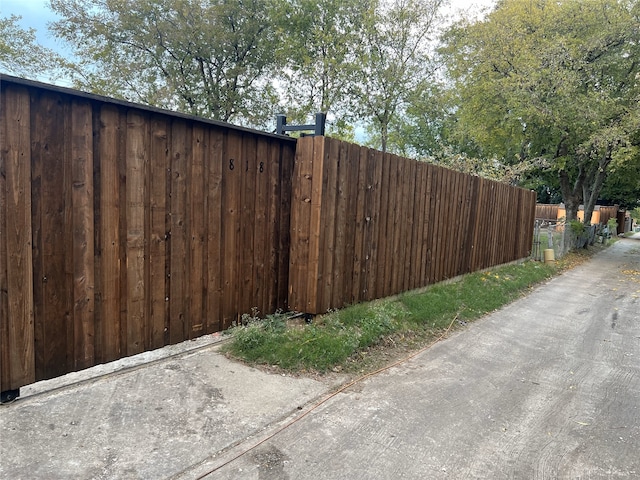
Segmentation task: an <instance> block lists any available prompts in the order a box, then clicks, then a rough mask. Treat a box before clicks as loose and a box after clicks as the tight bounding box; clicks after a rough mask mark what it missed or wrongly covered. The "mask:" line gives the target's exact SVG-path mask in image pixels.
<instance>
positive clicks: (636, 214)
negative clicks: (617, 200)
mask: <svg viewBox="0 0 640 480" xmlns="http://www.w3.org/2000/svg"><path fill="white" fill-rule="evenodd" d="M630 215H631V218H633V220H634V221H635V222H636V223H640V207H636V208H634V209H633V210H631V212H630Z"/></svg>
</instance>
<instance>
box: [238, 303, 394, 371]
mask: <svg viewBox="0 0 640 480" xmlns="http://www.w3.org/2000/svg"><path fill="white" fill-rule="evenodd" d="M393 328H394V325H393V318H392V316H391V315H390V311H388V309H385V308H376V307H375V306H374V305H371V304H362V305H355V306H353V307H349V308H346V309H343V310H339V311H336V312H333V313H331V314H329V315H327V316H325V317H324V318H323V320H322V323H318V324H313V325H307V326H304V327H293V328H286V324H285V323H284V321H283V320H282V317H281V316H278V317H269V318H268V319H267V320H265V321H261V322H250V323H249V324H248V325H246V326H241V327H235V328H234V329H233V330H232V334H233V342H232V343H231V344H230V346H229V351H230V352H231V353H232V354H234V355H236V356H239V357H242V358H244V359H245V360H247V361H250V362H256V363H263V364H268V365H278V366H279V367H281V368H283V369H286V370H303V369H313V370H317V371H326V370H328V369H329V368H331V367H333V366H335V365H338V364H341V363H343V362H344V361H345V360H346V359H347V358H348V357H350V356H351V355H353V354H354V353H355V352H356V351H358V350H359V349H362V348H366V347H368V346H370V345H374V344H375V343H377V342H378V341H379V340H380V338H382V336H384V335H386V334H388V333H390V332H391V331H392V330H393Z"/></svg>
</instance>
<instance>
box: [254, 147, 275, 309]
mask: <svg viewBox="0 0 640 480" xmlns="http://www.w3.org/2000/svg"><path fill="white" fill-rule="evenodd" d="M269 160H270V159H269V143H268V142H267V141H266V139H258V144H257V147H256V166H255V168H256V191H255V195H254V202H255V205H254V211H255V214H254V229H255V235H254V237H253V288H252V297H253V299H254V302H253V303H254V306H255V307H256V309H257V310H258V312H260V313H261V314H264V313H266V312H268V311H269V309H268V306H267V304H266V295H265V293H266V292H265V287H266V285H267V281H271V282H272V283H274V284H275V282H276V279H275V278H273V277H271V275H270V271H269V268H268V263H269V258H268V254H269V251H268V248H265V247H267V245H270V244H269V226H268V224H267V219H268V218H269V207H270V204H271V198H270V195H269V187H270V181H269V172H268V168H269Z"/></svg>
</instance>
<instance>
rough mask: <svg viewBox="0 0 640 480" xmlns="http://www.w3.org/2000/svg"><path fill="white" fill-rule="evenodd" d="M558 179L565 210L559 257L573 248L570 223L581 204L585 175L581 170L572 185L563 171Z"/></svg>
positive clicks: (574, 218) (576, 217)
mask: <svg viewBox="0 0 640 480" xmlns="http://www.w3.org/2000/svg"><path fill="white" fill-rule="evenodd" d="M558 177H559V179H560V191H561V192H562V199H563V200H564V208H565V226H564V233H563V235H562V239H563V242H562V244H563V247H562V252H560V253H561V255H564V254H565V253H567V252H568V251H569V250H571V249H572V248H573V247H574V246H575V235H574V233H573V230H572V229H571V221H573V220H577V219H578V210H579V209H580V203H581V202H582V194H583V189H582V186H583V185H584V179H585V174H584V171H583V169H582V168H580V171H579V173H578V177H577V178H576V180H575V182H574V183H573V185H571V181H570V180H569V174H568V173H567V172H566V171H565V170H560V172H558Z"/></svg>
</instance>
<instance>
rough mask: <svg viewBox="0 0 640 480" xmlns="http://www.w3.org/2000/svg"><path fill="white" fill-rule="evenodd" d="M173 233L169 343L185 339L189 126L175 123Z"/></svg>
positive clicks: (173, 134) (172, 164)
mask: <svg viewBox="0 0 640 480" xmlns="http://www.w3.org/2000/svg"><path fill="white" fill-rule="evenodd" d="M170 139H171V183H170V191H171V202H170V216H171V224H170V225H171V230H170V249H171V256H170V272H169V286H170V287H169V292H170V293H169V342H170V343H172V344H173V343H178V342H181V341H182V340H183V339H184V338H185V337H186V335H185V332H186V326H185V317H186V315H187V312H186V305H185V297H186V286H185V282H186V279H185V277H186V266H185V259H186V256H187V245H186V236H187V235H186V225H185V223H186V202H187V187H186V179H187V145H186V142H187V125H186V122H184V121H183V120H175V121H174V122H173V124H172V125H171V134H170Z"/></svg>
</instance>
